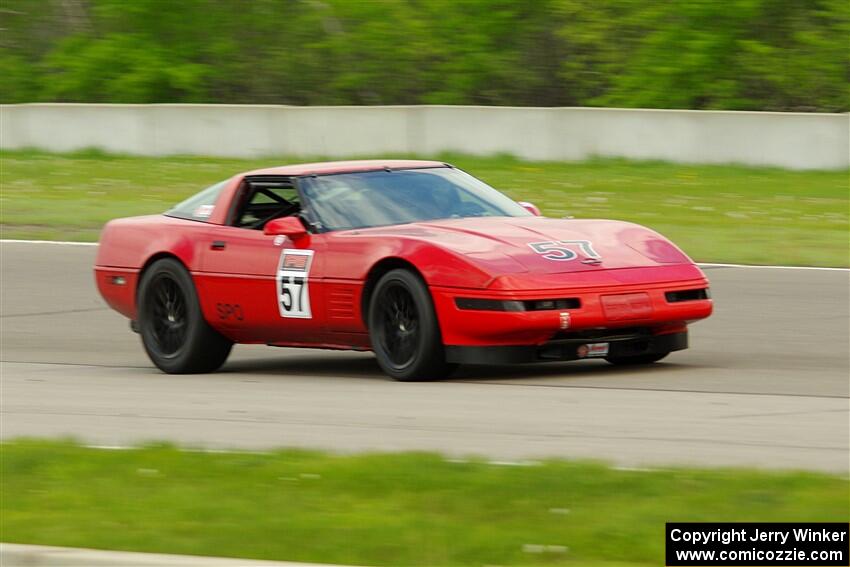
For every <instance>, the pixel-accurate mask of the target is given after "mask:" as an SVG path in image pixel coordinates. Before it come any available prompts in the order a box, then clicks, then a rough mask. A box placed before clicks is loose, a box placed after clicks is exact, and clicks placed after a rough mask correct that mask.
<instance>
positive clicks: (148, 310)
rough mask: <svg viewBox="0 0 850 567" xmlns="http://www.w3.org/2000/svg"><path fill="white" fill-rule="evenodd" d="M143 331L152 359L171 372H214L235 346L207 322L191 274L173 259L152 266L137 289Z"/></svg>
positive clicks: (157, 262)
mask: <svg viewBox="0 0 850 567" xmlns="http://www.w3.org/2000/svg"><path fill="white" fill-rule="evenodd" d="M137 297H138V307H139V309H138V317H139V319H138V327H139V334H140V335H141V337H142V344H143V345H144V347H145V351H146V352H147V354H148V357H149V358H150V359H151V361H152V362H153V363H154V364H155V365H156V366H157V368H159V369H160V370H162V371H163V372H167V373H169V374H197V373H204V372H212V371H214V370H216V369H218V368H219V367H220V366H221V365H222V364H224V361H225V360H227V357H228V355H229V354H230V350H231V348H233V342H232V341H230V340H229V339H227V338H225V337H223V336H222V335H221V334H219V333H218V332H217V331H216V330H215V329H213V328H212V327H210V326H209V324H208V323H207V322H206V321H205V320H204V316H203V313H202V312H201V306H200V302H199V301H198V293H197V291H196V290H195V284H194V282H193V281H192V276H191V275H190V274H189V271H188V270H187V269H186V268H185V267H184V266H183V264H181V263H180V262H179V261H178V260H176V259H174V258H163V259H161V260H157V261H156V262H154V263H153V264H151V265H150V266H149V267H148V268H147V269H146V270H145V272H144V273H143V274H142V277H141V280H140V282H139V288H138V295H137Z"/></svg>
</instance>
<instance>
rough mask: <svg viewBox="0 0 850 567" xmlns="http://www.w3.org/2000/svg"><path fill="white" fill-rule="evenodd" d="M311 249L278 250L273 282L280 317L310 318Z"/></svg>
mask: <svg viewBox="0 0 850 567" xmlns="http://www.w3.org/2000/svg"><path fill="white" fill-rule="evenodd" d="M312 263H313V250H294V249H290V248H286V249H284V250H281V252H280V263H279V264H278V267H277V276H276V277H275V283H276V287H277V307H278V310H279V311H280V316H281V317H296V318H299V319H311V318H312V317H313V314H312V312H311V311H310V288H309V285H308V280H309V275H310V266H311V265H312Z"/></svg>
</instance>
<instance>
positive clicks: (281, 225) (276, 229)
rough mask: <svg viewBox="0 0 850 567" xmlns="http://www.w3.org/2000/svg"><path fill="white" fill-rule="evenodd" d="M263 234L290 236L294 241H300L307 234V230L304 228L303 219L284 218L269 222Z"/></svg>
mask: <svg viewBox="0 0 850 567" xmlns="http://www.w3.org/2000/svg"><path fill="white" fill-rule="evenodd" d="M263 234H267V235H269V236H278V235H281V236H288V237H289V238H291V239H292V240H298V239H299V238H301V237H302V236H304V235H305V234H307V229H306V228H304V225H303V224H302V223H301V219H299V218H298V217H282V218H279V219H274V220H270V221H269V222H267V223H266V226H265V227H263Z"/></svg>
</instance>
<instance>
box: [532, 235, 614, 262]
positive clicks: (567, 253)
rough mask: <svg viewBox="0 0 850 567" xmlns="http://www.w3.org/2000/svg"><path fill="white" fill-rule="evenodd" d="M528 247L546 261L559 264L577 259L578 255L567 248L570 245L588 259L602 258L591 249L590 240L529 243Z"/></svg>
mask: <svg viewBox="0 0 850 567" xmlns="http://www.w3.org/2000/svg"><path fill="white" fill-rule="evenodd" d="M528 245H529V246H531V249H532V250H534V251H535V252H537V253H538V254H542V255H543V257H544V258H546V259H547V260H557V261H559V262H566V261H568V260H575V259H576V258H578V254H577V253H576V252H575V251H573V250H571V249H569V248H567V246H570V245H572V246H577V247H578V248H579V250H580V251H581V253H582V254H584V255H585V256H587V257H588V258H592V259H594V260H599V259H601V258H602V256H600V255H599V254H598V253H597V252H596V250H594V249H593V244H592V243H591V242H590V240H550V241H548V242H530V243H529V244H528Z"/></svg>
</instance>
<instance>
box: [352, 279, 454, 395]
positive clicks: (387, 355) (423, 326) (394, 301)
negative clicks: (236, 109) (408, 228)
mask: <svg viewBox="0 0 850 567" xmlns="http://www.w3.org/2000/svg"><path fill="white" fill-rule="evenodd" d="M367 319H368V325H369V338H370V340H371V342H372V350H374V351H375V356H376V357H377V359H378V364H379V365H380V367H381V369H382V370H383V371H384V372H386V373H387V374H388V375H389V376H391V377H392V378H395V379H396V380H401V381H403V382H415V381H425V380H438V379H440V378H445V377H446V376H448V375H449V374H450V373H451V372H452V371H453V370H454V369H455V368H457V365H456V364H448V363H447V362H446V355H445V351H444V349H443V341H442V337H441V335H440V326H439V324H438V323H437V315H436V313H435V312H434V303H433V301H432V300H431V294H430V293H429V292H428V288H427V287H426V286H425V283H424V282H423V281H422V280H421V279H420V278H419V277H418V276H417V275H416V274H414V273H412V272H410V271H409V270H405V269H396V270H392V271H390V272H387V273H386V274H384V275H383V277H381V279H380V280H378V284H377V285H376V286H375V291H374V293H372V298H371V300H370V301H369V309H368V318H367Z"/></svg>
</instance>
